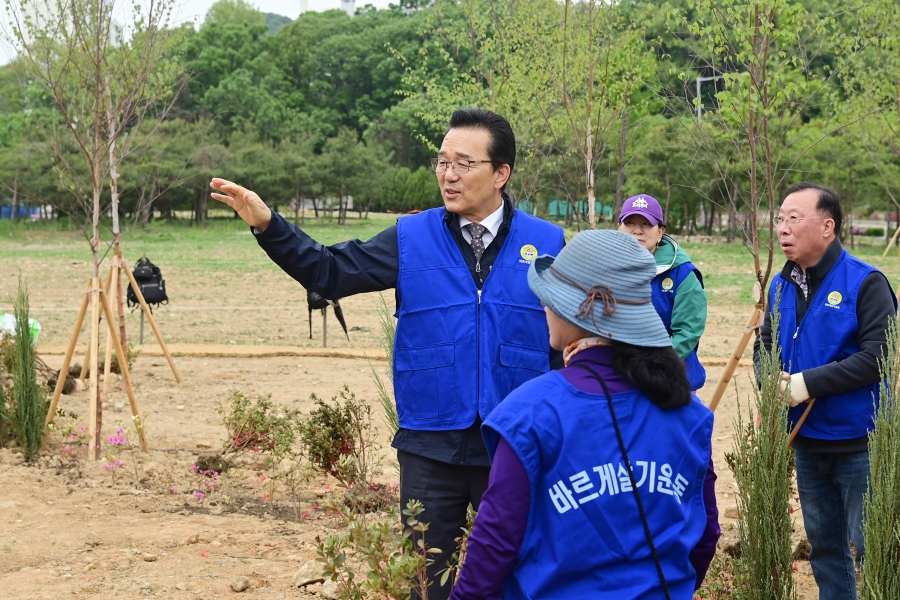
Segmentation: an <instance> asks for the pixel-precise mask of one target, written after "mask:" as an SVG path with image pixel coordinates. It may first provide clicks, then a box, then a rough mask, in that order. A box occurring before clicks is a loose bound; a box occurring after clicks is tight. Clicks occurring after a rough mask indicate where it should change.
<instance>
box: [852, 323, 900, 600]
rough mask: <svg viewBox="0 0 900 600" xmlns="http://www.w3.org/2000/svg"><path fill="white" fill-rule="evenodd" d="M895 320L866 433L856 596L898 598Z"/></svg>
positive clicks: (899, 429)
mask: <svg viewBox="0 0 900 600" xmlns="http://www.w3.org/2000/svg"><path fill="white" fill-rule="evenodd" d="M898 335H900V331H898V327H897V319H896V318H892V319H891V321H890V325H888V330H887V352H886V353H884V354H883V355H882V357H881V358H880V359H879V361H878V370H879V373H880V375H881V383H880V384H879V389H878V392H879V398H880V405H879V407H878V413H877V415H876V417H875V429H874V431H872V433H870V434H869V468H870V470H871V477H870V479H869V493H868V494H867V495H866V497H865V501H864V505H863V537H864V539H865V542H866V556H865V560H864V561H863V565H862V583H861V585H860V590H859V597H860V598H862V599H863V600H882V599H885V598H898V597H900V571H898V569H897V556H898V554H897V553H898V551H900V402H898V400H897V394H898V393H900V344H898V341H900V340H898Z"/></svg>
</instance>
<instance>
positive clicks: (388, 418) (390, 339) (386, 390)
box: [369, 296, 400, 438]
mask: <svg viewBox="0 0 900 600" xmlns="http://www.w3.org/2000/svg"><path fill="white" fill-rule="evenodd" d="M380 298H381V306H379V307H378V323H379V325H381V349H382V350H384V353H385V354H386V355H387V359H388V360H387V363H388V366H387V370H386V373H387V381H388V383H387V384H385V382H384V379H382V378H381V375H380V374H379V373H378V371H377V370H376V369H375V367H374V365H372V364H371V363H369V367H370V368H371V370H372V382H373V383H374V384H375V391H376V393H377V394H378V403H379V404H381V408H382V410H384V415H382V418H383V420H384V424H385V425H386V426H387V428H388V432H389V433H390V434H391V437H392V438H393V437H394V435H395V434H396V433H397V430H398V429H400V417H399V416H398V415H397V405H396V403H395V401H394V394H393V391H392V390H393V389H394V336H395V335H396V333H397V321H396V320H395V319H394V315H393V313H392V312H391V310H390V309H389V308H388V305H387V300H385V299H384V296H381V297H380Z"/></svg>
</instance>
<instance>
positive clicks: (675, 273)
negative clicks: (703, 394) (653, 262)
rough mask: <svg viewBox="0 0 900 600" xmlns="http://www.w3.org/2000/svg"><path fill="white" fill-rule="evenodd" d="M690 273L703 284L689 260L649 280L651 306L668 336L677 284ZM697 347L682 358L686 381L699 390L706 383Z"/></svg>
mask: <svg viewBox="0 0 900 600" xmlns="http://www.w3.org/2000/svg"><path fill="white" fill-rule="evenodd" d="M691 273H696V274H697V279H699V280H700V285H703V275H702V274H701V273H700V270H699V269H697V267H695V266H694V264H693V263H691V262H686V263H682V264H680V265H678V266H677V267H675V268H674V269H669V270H668V271H666V272H664V273H660V274H659V275H657V276H656V277H654V278H653V281H651V282H650V285H651V287H652V289H653V293H652V294H651V296H650V299H651V300H652V301H653V308H655V309H656V312H657V313H659V318H660V319H662V322H663V325H665V326H666V331H668V332H669V336H671V335H672V309H673V308H674V307H675V295H676V293H677V292H678V286H680V285H681V283H682V282H683V281H684V279H685V277H687V276H688V275H689V274H691ZM698 347H699V345H698V346H695V347H694V349H693V350H691V353H690V354H688V355H687V356H686V357H685V358H684V366H685V368H686V369H687V377H688V382H689V383H690V384H691V389H692V390H699V389H700V388H702V387H703V384H705V383H706V369H704V368H703V365H702V364H701V363H700V358H699V357H698V356H697V348H698Z"/></svg>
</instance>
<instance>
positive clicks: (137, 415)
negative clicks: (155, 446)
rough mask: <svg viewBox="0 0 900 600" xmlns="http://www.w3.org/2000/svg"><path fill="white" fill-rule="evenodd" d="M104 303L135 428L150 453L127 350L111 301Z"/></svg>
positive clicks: (103, 297)
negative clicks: (132, 380)
mask: <svg viewBox="0 0 900 600" xmlns="http://www.w3.org/2000/svg"><path fill="white" fill-rule="evenodd" d="M100 300H101V301H102V303H103V312H104V313H105V314H106V323H107V325H108V326H109V336H110V337H111V338H112V340H113V342H115V344H116V356H117V357H118V358H119V368H120V369H121V370H122V379H123V381H124V382H125V391H126V392H127V393H128V402H129V403H130V404H131V414H132V415H133V416H134V428H135V429H136V430H137V432H138V438H139V439H140V441H141V451H142V452H148V451H149V448H148V446H147V438H146V437H145V436H144V421H143V419H142V418H141V411H140V409H138V404H137V398H135V396H134V386H132V385H131V373H130V372H129V371H128V360H127V359H126V356H125V350H124V349H123V348H122V342H121V340H119V335H118V332H117V331H116V321H115V319H114V318H113V312H112V310H110V308H109V301H108V299H107V297H106V295H105V294H103V295H101V296H100Z"/></svg>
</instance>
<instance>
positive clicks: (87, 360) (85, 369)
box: [78, 269, 113, 379]
mask: <svg viewBox="0 0 900 600" xmlns="http://www.w3.org/2000/svg"><path fill="white" fill-rule="evenodd" d="M112 277H113V275H112V269H110V271H109V275H107V276H106V286H105V287H104V289H105V290H106V292H107V293H109V286H110V284H111V283H112ZM95 349H96V348H95ZM90 362H91V347H90V346H88V347H87V350H86V351H85V353H84V360H83V361H82V363H81V374H80V375H78V379H84V378H85V377H86V376H87V374H88V366H89V364H90Z"/></svg>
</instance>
